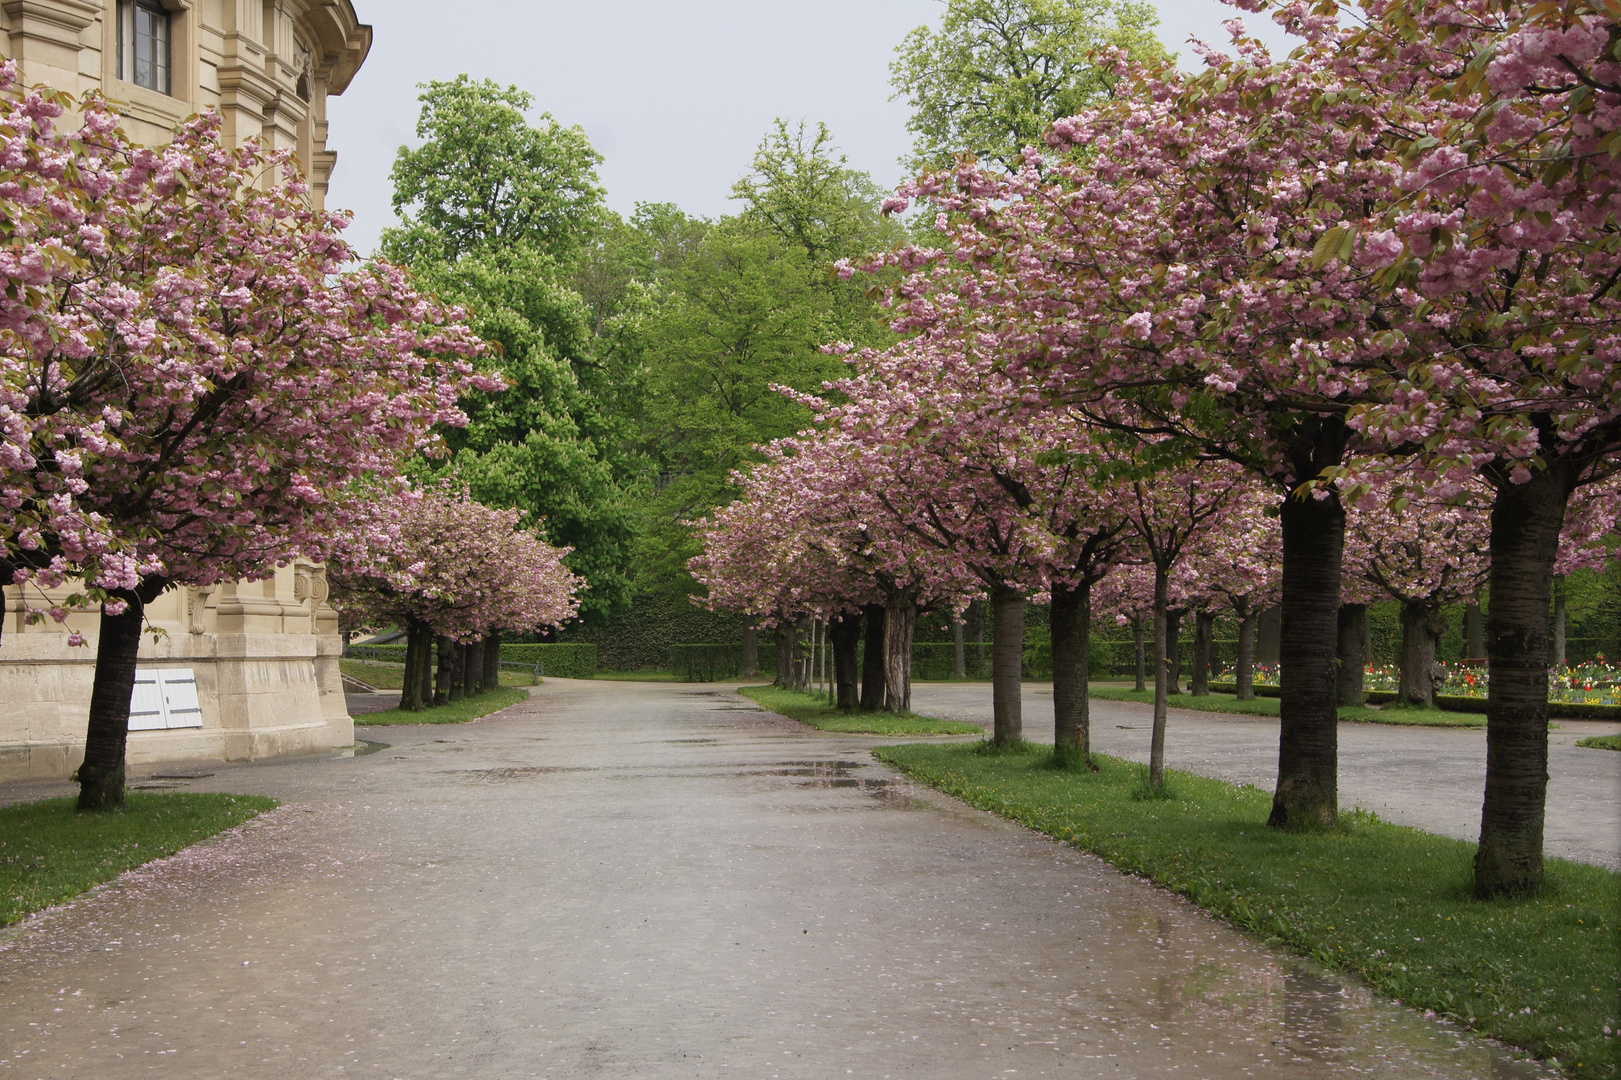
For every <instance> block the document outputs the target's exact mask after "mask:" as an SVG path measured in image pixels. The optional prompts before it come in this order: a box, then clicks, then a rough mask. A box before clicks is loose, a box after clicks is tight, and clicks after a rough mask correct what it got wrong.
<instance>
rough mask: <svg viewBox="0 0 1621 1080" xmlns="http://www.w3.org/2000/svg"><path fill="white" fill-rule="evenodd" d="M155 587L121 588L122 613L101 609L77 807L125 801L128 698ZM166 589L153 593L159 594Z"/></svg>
mask: <svg viewBox="0 0 1621 1080" xmlns="http://www.w3.org/2000/svg"><path fill="white" fill-rule="evenodd" d="M148 591H151V590H149V589H143V590H141V591H136V590H129V589H118V590H115V591H114V592H113V593H112V595H113V596H114V597H115V598H117V599H119V600H122V601H124V602H125V604H126V607H125V608H124V611H123V612H122V613H121V614H118V615H109V614H107V613H106V611H103V612H102V613H101V627H100V636H99V637H98V638H97V640H96V675H95V682H94V683H93V684H92V686H91V688H90V717H89V723H88V724H87V725H86V729H85V741H84V763H83V764H82V765H80V766H79V809H80V810H116V809H118V808H119V807H120V806H123V805H124V751H125V747H126V746H127V744H128V742H129V704H130V702H129V699H130V695H131V694H133V693H134V692H135V667H136V663H137V658H138V655H139V653H140V651H141V627H142V624H143V621H144V614H145V611H146V595H145V593H146V592H148ZM161 591H162V589H161V588H160V589H158V590H157V591H156V592H153V593H152V595H154V596H155V595H157V593H158V592H161Z"/></svg>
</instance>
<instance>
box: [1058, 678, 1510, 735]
mask: <svg viewBox="0 0 1621 1080" xmlns="http://www.w3.org/2000/svg"><path fill="white" fill-rule="evenodd" d="M1265 689H1270V690H1271V691H1272V693H1271V694H1270V695H1263V694H1262V691H1263V690H1265ZM1211 690H1213V691H1216V692H1215V693H1211V694H1207V695H1205V696H1202V697H1195V696H1193V695H1192V694H1178V695H1176V696H1175V697H1173V698H1171V708H1173V709H1192V710H1194V711H1195V712H1215V713H1238V714H1240V715H1243V716H1277V715H1278V709H1279V707H1280V706H1281V705H1282V702H1281V701H1279V700H1278V697H1277V687H1270V688H1267V687H1256V690H1255V692H1256V694H1257V695H1259V696H1257V697H1255V698H1254V699H1252V700H1250V701H1239V700H1238V699H1237V698H1236V697H1232V696H1230V695H1231V693H1232V684H1230V683H1229V684H1227V687H1226V689H1225V690H1223V689H1222V688H1221V687H1220V685H1219V684H1212V685H1211ZM1090 696H1091V697H1094V698H1100V699H1102V700H1104V701H1135V702H1140V703H1142V704H1145V705H1152V704H1153V703H1154V692H1153V691H1152V690H1128V689H1125V688H1124V687H1119V686H1093V687H1092V688H1091V691H1090ZM1475 704H1476V705H1477V706H1478V705H1479V704H1480V703H1479V702H1475ZM1340 719H1341V720H1349V721H1352V722H1354V723H1358V724H1396V725H1400V726H1403V727H1485V726H1486V717H1485V716H1483V715H1481V714H1480V713H1468V712H1445V711H1443V710H1441V709H1370V708H1367V707H1366V706H1361V707H1352V706H1341V707H1340Z"/></svg>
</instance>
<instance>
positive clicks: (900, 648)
mask: <svg viewBox="0 0 1621 1080" xmlns="http://www.w3.org/2000/svg"><path fill="white" fill-rule="evenodd" d="M916 629H917V605H916V604H915V603H913V602H912V599H911V597H906V598H905V599H900V600H891V601H890V602H889V603H888V604H886V605H885V606H884V708H885V709H887V710H888V711H890V712H893V713H909V712H911V711H912V634H913V632H914V631H915V630H916Z"/></svg>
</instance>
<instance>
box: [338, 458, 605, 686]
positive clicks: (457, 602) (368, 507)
mask: <svg viewBox="0 0 1621 1080" xmlns="http://www.w3.org/2000/svg"><path fill="white" fill-rule="evenodd" d="M522 519H523V511H521V510H501V509H497V508H494V507H489V506H485V505H483V504H482V503H478V502H475V501H473V499H472V497H471V496H470V495H468V493H467V492H466V491H465V490H464V489H461V488H458V487H456V486H454V485H452V484H449V483H446V484H441V485H438V486H435V487H431V488H427V489H417V488H409V487H407V488H399V489H397V490H386V491H381V492H362V493H360V494H359V495H358V496H357V497H356V498H355V500H354V503H353V507H352V519H351V525H350V528H349V529H348V530H347V531H346V533H345V536H344V538H343V539H342V540H341V541H339V542H338V543H336V544H334V545H333V546H332V547H331V549H330V550H329V551H328V563H327V577H328V580H329V581H330V582H331V583H332V602H333V604H334V605H335V606H337V607H338V608H339V610H340V611H343V612H345V613H346V614H347V615H349V616H350V617H352V618H360V619H363V620H365V621H368V622H370V623H372V624H374V625H376V624H386V623H394V624H397V625H403V626H405V628H406V660H405V685H404V689H403V690H402V692H401V695H400V708H402V709H405V710H407V711H411V712H414V711H418V710H421V709H424V708H426V707H427V706H428V705H429V704H430V703H432V702H433V701H434V700H435V697H436V695H435V694H434V691H433V686H432V671H433V665H432V655H433V648H434V643H435V639H436V638H445V639H448V640H449V641H451V642H452V643H463V644H465V643H471V642H474V641H478V640H481V639H486V638H490V637H494V636H498V635H499V634H501V633H503V632H509V631H510V632H525V631H531V630H535V629H538V628H540V627H544V626H561V625H562V624H563V623H565V622H567V621H568V620H569V619H571V618H573V617H574V615H575V614H576V613H577V612H578V610H579V598H578V595H577V594H578V593H579V591H580V589H581V587H582V584H583V583H582V581H581V579H580V578H579V577H578V576H576V575H575V574H574V573H572V572H571V571H570V570H569V569H568V567H567V566H565V565H564V564H563V559H564V558H565V557H566V556H567V555H568V550H569V549H567V548H557V547H553V546H551V545H550V544H548V543H546V542H545V540H544V539H543V538H541V537H540V536H539V535H537V534H536V533H534V532H532V531H529V530H526V529H523V528H520V527H519V523H520V522H521V520H522ZM444 656H445V659H446V660H447V661H450V662H451V663H452V664H453V663H454V660H453V659H452V657H453V656H454V653H453V651H452V650H446V651H445V653H444Z"/></svg>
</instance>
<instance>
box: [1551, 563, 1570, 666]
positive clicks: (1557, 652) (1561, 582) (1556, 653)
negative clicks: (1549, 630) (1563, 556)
mask: <svg viewBox="0 0 1621 1080" xmlns="http://www.w3.org/2000/svg"><path fill="white" fill-rule="evenodd" d="M1565 621H1566V619H1565V579H1564V578H1563V577H1558V578H1555V579H1554V582H1553V659H1552V663H1553V666H1554V669H1555V670H1557V671H1564V670H1565V668H1566V666H1567V658H1566V655H1565Z"/></svg>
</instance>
